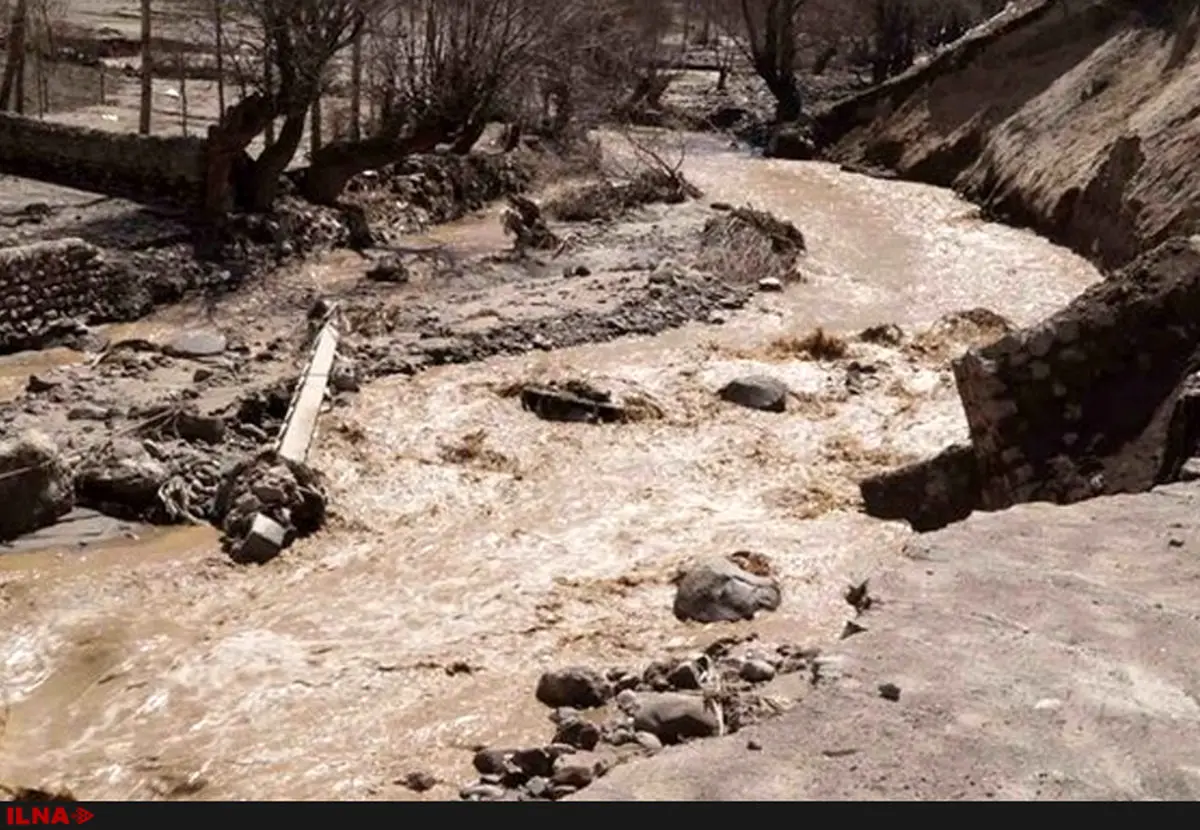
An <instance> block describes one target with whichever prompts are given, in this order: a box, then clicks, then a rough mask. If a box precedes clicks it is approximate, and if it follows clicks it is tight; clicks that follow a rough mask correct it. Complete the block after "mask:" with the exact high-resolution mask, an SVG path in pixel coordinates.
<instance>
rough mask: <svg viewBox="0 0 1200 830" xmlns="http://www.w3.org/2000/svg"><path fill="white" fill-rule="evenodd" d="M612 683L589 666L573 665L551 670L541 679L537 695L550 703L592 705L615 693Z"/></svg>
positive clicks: (544, 702)
mask: <svg viewBox="0 0 1200 830" xmlns="http://www.w3.org/2000/svg"><path fill="white" fill-rule="evenodd" d="M612 693H613V692H612V686H611V685H609V683H608V681H606V680H605V679H604V678H603V677H602V676H600V675H599V674H598V673H596V672H594V671H592V670H591V669H588V668H583V667H578V666H576V667H571V668H566V669H560V670H558V671H548V672H546V673H544V674H543V675H542V676H541V679H539V680H538V684H537V691H536V696H537V699H538V700H539V701H540V702H541V703H543V704H544V705H546V706H551V707H554V708H557V707H559V706H571V707H574V708H576V709H591V708H594V707H597V706H603V705H604V704H605V703H607V702H608V700H609V699H610V698H611V697H612Z"/></svg>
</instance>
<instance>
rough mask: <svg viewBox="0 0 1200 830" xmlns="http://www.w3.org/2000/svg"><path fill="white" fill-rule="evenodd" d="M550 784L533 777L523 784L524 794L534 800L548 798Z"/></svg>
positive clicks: (540, 778) (537, 776)
mask: <svg viewBox="0 0 1200 830" xmlns="http://www.w3.org/2000/svg"><path fill="white" fill-rule="evenodd" d="M549 791H550V782H549V781H547V780H546V779H545V778H543V777H542V776H540V775H535V776H534V777H533V778H530V779H529V780H528V781H526V782H525V792H527V793H529V794H530V795H531V796H533V797H534V798H547V797H549Z"/></svg>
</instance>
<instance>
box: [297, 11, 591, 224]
mask: <svg viewBox="0 0 1200 830" xmlns="http://www.w3.org/2000/svg"><path fill="white" fill-rule="evenodd" d="M579 5H581V4H577V3H574V2H571V3H568V4H567V5H565V6H563V5H558V6H555V5H554V4H552V3H550V2H548V0H393V2H392V3H390V4H389V6H388V8H387V9H386V10H385V11H384V13H383V14H381V15H380V16H379V18H378V19H377V23H376V26H375V27H374V29H373V31H372V34H373V35H374V36H373V37H372V39H371V46H372V49H371V50H370V51H371V54H370V56H369V58H368V60H370V61H371V63H372V64H373V70H374V71H373V73H372V74H373V77H374V84H373V88H372V89H371V90H370V94H371V95H372V96H373V97H375V98H376V100H377V101H378V110H379V116H378V118H377V120H376V123H375V124H374V125H373V129H372V131H371V134H370V135H367V136H365V137H363V138H361V139H359V140H357V141H355V140H345V141H335V142H331V143H330V144H327V145H326V146H325V147H322V148H321V150H320V151H319V152H318V153H316V154H315V155H314V156H313V159H312V164H311V165H310V166H309V168H308V169H307V171H305V175H304V177H303V179H302V181H301V186H302V187H303V190H304V193H305V195H306V196H307V197H308V198H309V199H311V200H313V201H316V202H320V203H326V204H329V203H332V202H335V201H336V200H337V199H338V198H340V196H341V193H342V191H343V189H344V188H345V185H346V183H347V182H348V181H349V180H350V179H351V178H352V177H353V176H355V175H357V174H358V173H361V172H363V171H364V170H370V169H375V168H378V167H382V166H384V165H386V164H389V163H391V162H394V161H397V160H399V159H401V158H403V157H404V156H405V155H408V154H410V153H415V152H428V151H429V150H431V149H433V148H434V147H435V146H436V145H438V144H442V143H451V144H452V145H453V147H454V149H455V150H456V151H459V152H465V151H467V150H469V149H470V148H471V147H472V146H473V145H474V144H475V143H476V142H477V141H478V140H479V137H480V135H482V133H483V130H484V128H485V127H486V126H487V123H488V121H489V119H490V118H492V117H493V116H494V115H495V113H496V111H497V108H498V106H499V104H500V103H501V101H502V99H503V98H504V96H505V94H506V93H507V92H508V91H509V90H510V89H511V88H512V86H513V84H514V83H515V82H516V81H517V80H518V79H519V78H521V77H523V76H525V74H526V72H527V70H528V69H529V67H530V66H531V65H532V64H533V63H534V59H535V57H536V56H537V55H539V54H540V53H541V52H542V51H543V50H544V49H545V48H546V46H547V45H548V44H550V43H551V42H552V40H553V37H554V33H555V32H556V31H558V30H559V29H560V28H561V27H562V26H564V25H565V24H566V23H567V22H569V21H570V20H571V19H572V15H573V13H574V12H575V11H576V10H577V7H578V6H579Z"/></svg>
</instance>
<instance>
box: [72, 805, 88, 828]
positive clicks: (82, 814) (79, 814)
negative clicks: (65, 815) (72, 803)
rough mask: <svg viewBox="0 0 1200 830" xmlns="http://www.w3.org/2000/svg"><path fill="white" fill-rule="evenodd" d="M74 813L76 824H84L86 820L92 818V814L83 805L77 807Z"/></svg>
mask: <svg viewBox="0 0 1200 830" xmlns="http://www.w3.org/2000/svg"><path fill="white" fill-rule="evenodd" d="M72 815H73V817H74V819H75V823H76V824H83V823H84V822H86V821H91V820H92V814H91V813H90V812H88V811H87V810H85V809H83V808H82V807H76V808H75V812H74V813H73V814H72Z"/></svg>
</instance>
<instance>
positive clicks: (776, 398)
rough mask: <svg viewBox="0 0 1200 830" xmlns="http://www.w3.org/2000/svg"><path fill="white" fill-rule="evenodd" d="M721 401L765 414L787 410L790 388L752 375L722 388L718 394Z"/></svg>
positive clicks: (767, 378)
mask: <svg viewBox="0 0 1200 830" xmlns="http://www.w3.org/2000/svg"><path fill="white" fill-rule="evenodd" d="M717 394H718V395H720V397H721V399H722V400H724V401H728V402H729V403H735V404H737V405H738V406H744V407H747V408H749V409H758V410H761V411H763V412H784V411H786V410H787V398H788V388H787V386H786V385H784V384H783V383H781V382H780V381H778V380H775V379H774V378H769V377H765V376H762V375H750V376H747V377H742V378H736V379H734V380H731V381H730V382H729V383H727V384H725V385H724V386H722V387H721V389H720V391H719V392H718V393H717Z"/></svg>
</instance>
